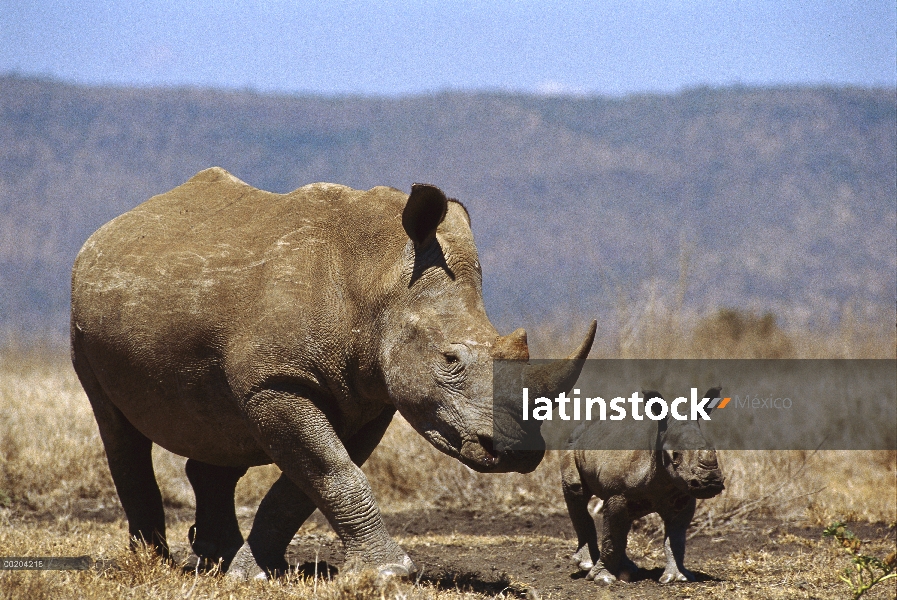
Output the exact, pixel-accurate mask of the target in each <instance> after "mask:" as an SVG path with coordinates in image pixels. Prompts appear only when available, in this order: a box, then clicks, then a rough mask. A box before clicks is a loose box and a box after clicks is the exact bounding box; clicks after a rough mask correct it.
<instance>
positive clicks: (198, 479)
mask: <svg viewBox="0 0 897 600" xmlns="http://www.w3.org/2000/svg"><path fill="white" fill-rule="evenodd" d="M185 471H186V472H187V479H189V480H190V485H192V486H193V492H194V494H195V495H196V522H195V523H194V524H193V526H192V527H191V528H190V532H189V533H188V537H189V538H190V545H191V546H193V551H194V552H195V553H196V555H197V556H199V558H200V559H201V560H202V561H203V563H205V564H204V566H205V567H211V566H213V565H214V564H216V563H217V562H218V561H219V560H220V561H221V563H222V565H221V566H222V569H224V570H227V568H228V566H229V565H230V562H231V560H232V559H233V558H234V555H235V554H236V553H237V550H239V549H240V546H242V545H243V535H242V534H241V533H240V526H239V524H238V523H237V514H236V511H235V510H234V490H235V489H236V487H237V481H239V479H240V477H242V476H243V475H244V474H245V473H246V467H219V466H216V465H210V464H207V463H204V462H200V461H198V460H195V459H192V458H191V459H189V460H188V461H187V466H186V468H185Z"/></svg>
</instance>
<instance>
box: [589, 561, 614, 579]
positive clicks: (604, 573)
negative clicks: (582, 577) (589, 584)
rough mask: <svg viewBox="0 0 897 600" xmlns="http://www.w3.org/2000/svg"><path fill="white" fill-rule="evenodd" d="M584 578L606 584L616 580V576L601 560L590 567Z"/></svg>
mask: <svg viewBox="0 0 897 600" xmlns="http://www.w3.org/2000/svg"><path fill="white" fill-rule="evenodd" d="M586 579H588V580H590V581H594V582H595V583H599V584H602V583H603V584H607V585H610V584H611V583H613V582H615V581H617V577H616V576H615V575H614V574H613V573H611V572H610V571H608V570H607V569H606V568H605V567H604V565H602V564H601V561H598V564H596V565H595V566H594V567H592V570H591V571H589V574H588V575H586Z"/></svg>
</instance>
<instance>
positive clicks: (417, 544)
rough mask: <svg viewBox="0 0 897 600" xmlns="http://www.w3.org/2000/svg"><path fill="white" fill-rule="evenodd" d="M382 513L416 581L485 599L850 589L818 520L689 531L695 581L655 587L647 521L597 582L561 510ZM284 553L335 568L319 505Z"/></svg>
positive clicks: (875, 537)
mask: <svg viewBox="0 0 897 600" xmlns="http://www.w3.org/2000/svg"><path fill="white" fill-rule="evenodd" d="M179 512H180V511H179ZM191 517H192V515H190V512H189V511H185V512H184V514H183V515H182V514H178V519H179V520H190V519H191ZM384 520H385V522H386V526H387V528H388V530H389V531H390V533H391V534H392V535H393V536H394V537H395V538H396V539H397V540H398V541H399V543H400V544H401V545H402V546H403V547H404V548H405V550H406V551H407V552H408V553H409V554H410V555H411V557H412V558H413V559H414V561H415V562H416V564H417V565H418V567H419V568H420V570H421V575H420V582H421V583H429V584H431V585H432V586H434V587H436V588H437V589H444V590H458V591H461V592H474V593H477V594H482V595H483V596H485V597H487V598H493V597H498V598H527V599H531V598H542V599H544V600H549V599H552V600H553V599H578V598H645V599H660V598H683V599H684V598H724V597H746V598H819V599H828V598H847V597H849V595H848V593H847V588H846V586H845V584H844V583H842V582H841V581H839V580H838V578H837V573H838V572H840V570H841V569H843V568H844V567H845V566H846V565H847V564H848V559H847V558H846V557H845V556H844V555H843V554H842V553H840V552H838V551H837V549H834V546H833V542H832V541H831V540H828V539H823V538H822V536H821V529H822V528H821V527H808V526H804V527H801V526H796V525H789V524H786V523H782V522H776V521H773V520H768V521H764V520H754V521H750V522H746V523H743V524H742V525H741V526H733V525H726V526H725V527H722V528H714V529H713V530H711V531H709V532H701V533H698V534H696V535H694V536H693V537H692V539H690V540H689V542H688V545H687V549H686V566H687V567H688V568H690V569H691V570H692V571H693V572H694V573H695V574H696V575H697V578H698V581H696V582H694V583H677V584H667V585H661V584H659V583H658V582H657V580H658V578H659V577H660V575H661V574H662V572H663V548H662V543H663V542H662V537H661V535H660V533H659V532H658V531H656V530H654V528H653V527H652V526H650V524H645V523H641V527H639V525H640V523H638V522H637V523H636V527H634V529H633V533H632V534H630V541H629V555H630V557H631V558H632V559H633V560H634V561H635V562H636V563H637V564H638V565H639V567H640V568H641V570H640V571H639V573H638V575H637V577H636V578H635V580H634V581H632V582H629V583H623V582H618V583H615V584H614V585H612V586H605V585H601V586H599V585H597V584H595V583H593V582H591V581H588V580H586V579H585V578H584V576H583V574H582V573H577V572H576V569H575V568H574V566H573V564H572V563H571V561H570V558H569V557H570V554H571V553H572V552H573V551H574V550H575V536H574V533H573V528H572V525H571V524H570V522H569V519H568V518H567V516H566V515H563V514H554V515H548V516H535V515H527V514H516V515H515V514H513V513H505V514H500V515H490V514H486V513H484V512H478V511H465V510H441V511H433V510H429V511H414V512H408V513H396V514H384ZM241 526H242V527H243V528H244V530H248V528H249V527H250V526H251V514H244V515H242V516H241ZM851 528H852V530H853V531H854V532H855V533H856V534H857V536H858V537H860V538H861V539H862V540H863V541H864V543H865V544H866V546H865V547H866V548H867V549H868V550H869V551H873V552H874V553H875V554H877V555H879V556H883V555H884V554H885V553H886V551H887V552H890V551H893V550H894V548H895V546H897V538H895V529H894V528H893V526H888V525H886V524H868V523H856V524H851ZM172 541H173V542H174V543H173V550H174V551H175V556H176V558H179V559H181V560H186V559H188V558H189V557H190V552H189V546H187V544H186V543H181V544H178V543H176V542H175V541H174V540H172ZM888 548H890V550H887V549H888ZM287 559H288V561H289V562H290V564H291V565H293V566H294V567H295V568H296V569H297V570H299V571H301V572H305V573H306V574H307V575H308V576H313V575H314V573H315V572H316V570H317V573H318V575H319V576H321V577H326V576H328V575H329V576H335V575H337V574H338V567H339V565H340V563H341V561H342V550H341V545H340V542H339V540H338V539H337V537H336V536H335V534H334V533H333V531H332V530H331V529H330V527H329V525H328V524H327V522H326V521H325V520H324V518H323V517H322V515H321V514H320V513H319V512H316V513H315V514H314V515H313V516H312V518H311V519H309V521H308V522H307V523H306V524H305V525H303V527H302V529H300V531H299V533H298V534H297V535H296V537H295V538H294V540H293V542H292V544H291V545H290V547H289V550H288V552H287ZM873 592H874V593H870V594H868V597H871V598H893V597H895V595H894V594H895V586H894V582H890V584H889V585H885V584H883V585H880V586H878V587H877V588H875V589H874V590H873Z"/></svg>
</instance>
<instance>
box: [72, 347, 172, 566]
mask: <svg viewBox="0 0 897 600" xmlns="http://www.w3.org/2000/svg"><path fill="white" fill-rule="evenodd" d="M79 354H80V353H79V352H78V349H77V348H76V349H75V352H74V353H73V357H74V359H73V361H72V362H73V364H74V366H75V371H76V372H77V373H78V378H79V379H80V380H81V384H82V386H83V387H84V391H85V392H86V393H87V398H88V399H89V400H90V405H91V407H92V408H93V414H94V416H95V417H96V421H97V426H98V427H99V429H100V438H101V439H102V440H103V446H104V448H105V449H106V460H107V462H108V463H109V471H110V472H111V473H112V481H113V482H114V483H115V489H116V491H117V492H118V497H119V499H120V500H121V505H122V508H123V509H124V511H125V516H126V517H127V519H128V534H129V535H130V537H131V548H132V549H134V548H135V547H136V546H137V544H139V543H141V542H143V543H146V544H148V545H150V546H151V547H153V548H154V549H155V550H156V552H158V553H159V554H160V555H162V556H163V557H165V558H170V557H171V554H170V552H169V549H168V543H167V541H166V539H165V510H164V509H163V508H162V494H161V493H160V492H159V486H158V485H157V484H156V475H155V472H154V471H153V456H152V450H153V442H152V441H151V440H150V439H149V438H148V437H146V436H145V435H143V434H142V433H140V432H139V431H138V430H137V428H136V427H134V426H133V425H132V424H131V423H130V422H129V421H128V419H127V418H126V417H125V415H124V414H122V412H121V411H120V410H119V409H118V408H117V407H116V406H115V405H114V404H113V403H112V401H111V400H110V399H109V397H108V396H107V395H106V392H105V391H104V390H103V388H102V387H101V386H100V384H99V382H98V381H97V379H96V376H95V375H94V373H93V370H92V369H91V368H90V366H89V365H88V364H87V361H86V360H85V359H83V358H82V357H81V356H79Z"/></svg>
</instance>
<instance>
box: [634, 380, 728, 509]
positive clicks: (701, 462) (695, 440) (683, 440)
mask: <svg viewBox="0 0 897 600" xmlns="http://www.w3.org/2000/svg"><path fill="white" fill-rule="evenodd" d="M721 389H722V388H718V387H717V388H711V389H710V390H708V391H707V393H706V394H704V396H703V397H704V398H710V399H714V398H719V393H720V391H721ZM643 395H644V397H645V400H646V401H647V400H649V399H651V398H663V397H662V396H661V395H660V394H659V393H657V392H653V391H652V392H643ZM706 412H708V413H709V412H710V410H709V409H708V410H707V411H706ZM698 423H699V421H690V420H689V421H679V420H677V419H672V418H671V417H670V416H669V415H667V417H666V419H664V420H662V421H659V422H658V453H659V457H658V458H659V460H660V461H661V462H662V464H663V468H664V469H666V471H667V473H668V474H669V475H670V477H671V478H672V479H673V482H674V483H675V484H676V486H677V487H678V488H679V489H680V490H681V491H683V492H685V493H687V494H689V495H690V496H694V497H695V498H712V497H714V496H716V495H718V494H719V493H721V492H722V491H723V489H725V486H724V485H723V483H724V480H725V478H724V477H723V472H722V469H721V468H720V465H719V460H718V459H717V456H716V449H714V447H713V445H712V444H711V443H710V442H709V441H708V440H707V438H706V437H704V433H703V432H702V431H701V428H700V426H699V424H698Z"/></svg>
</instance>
